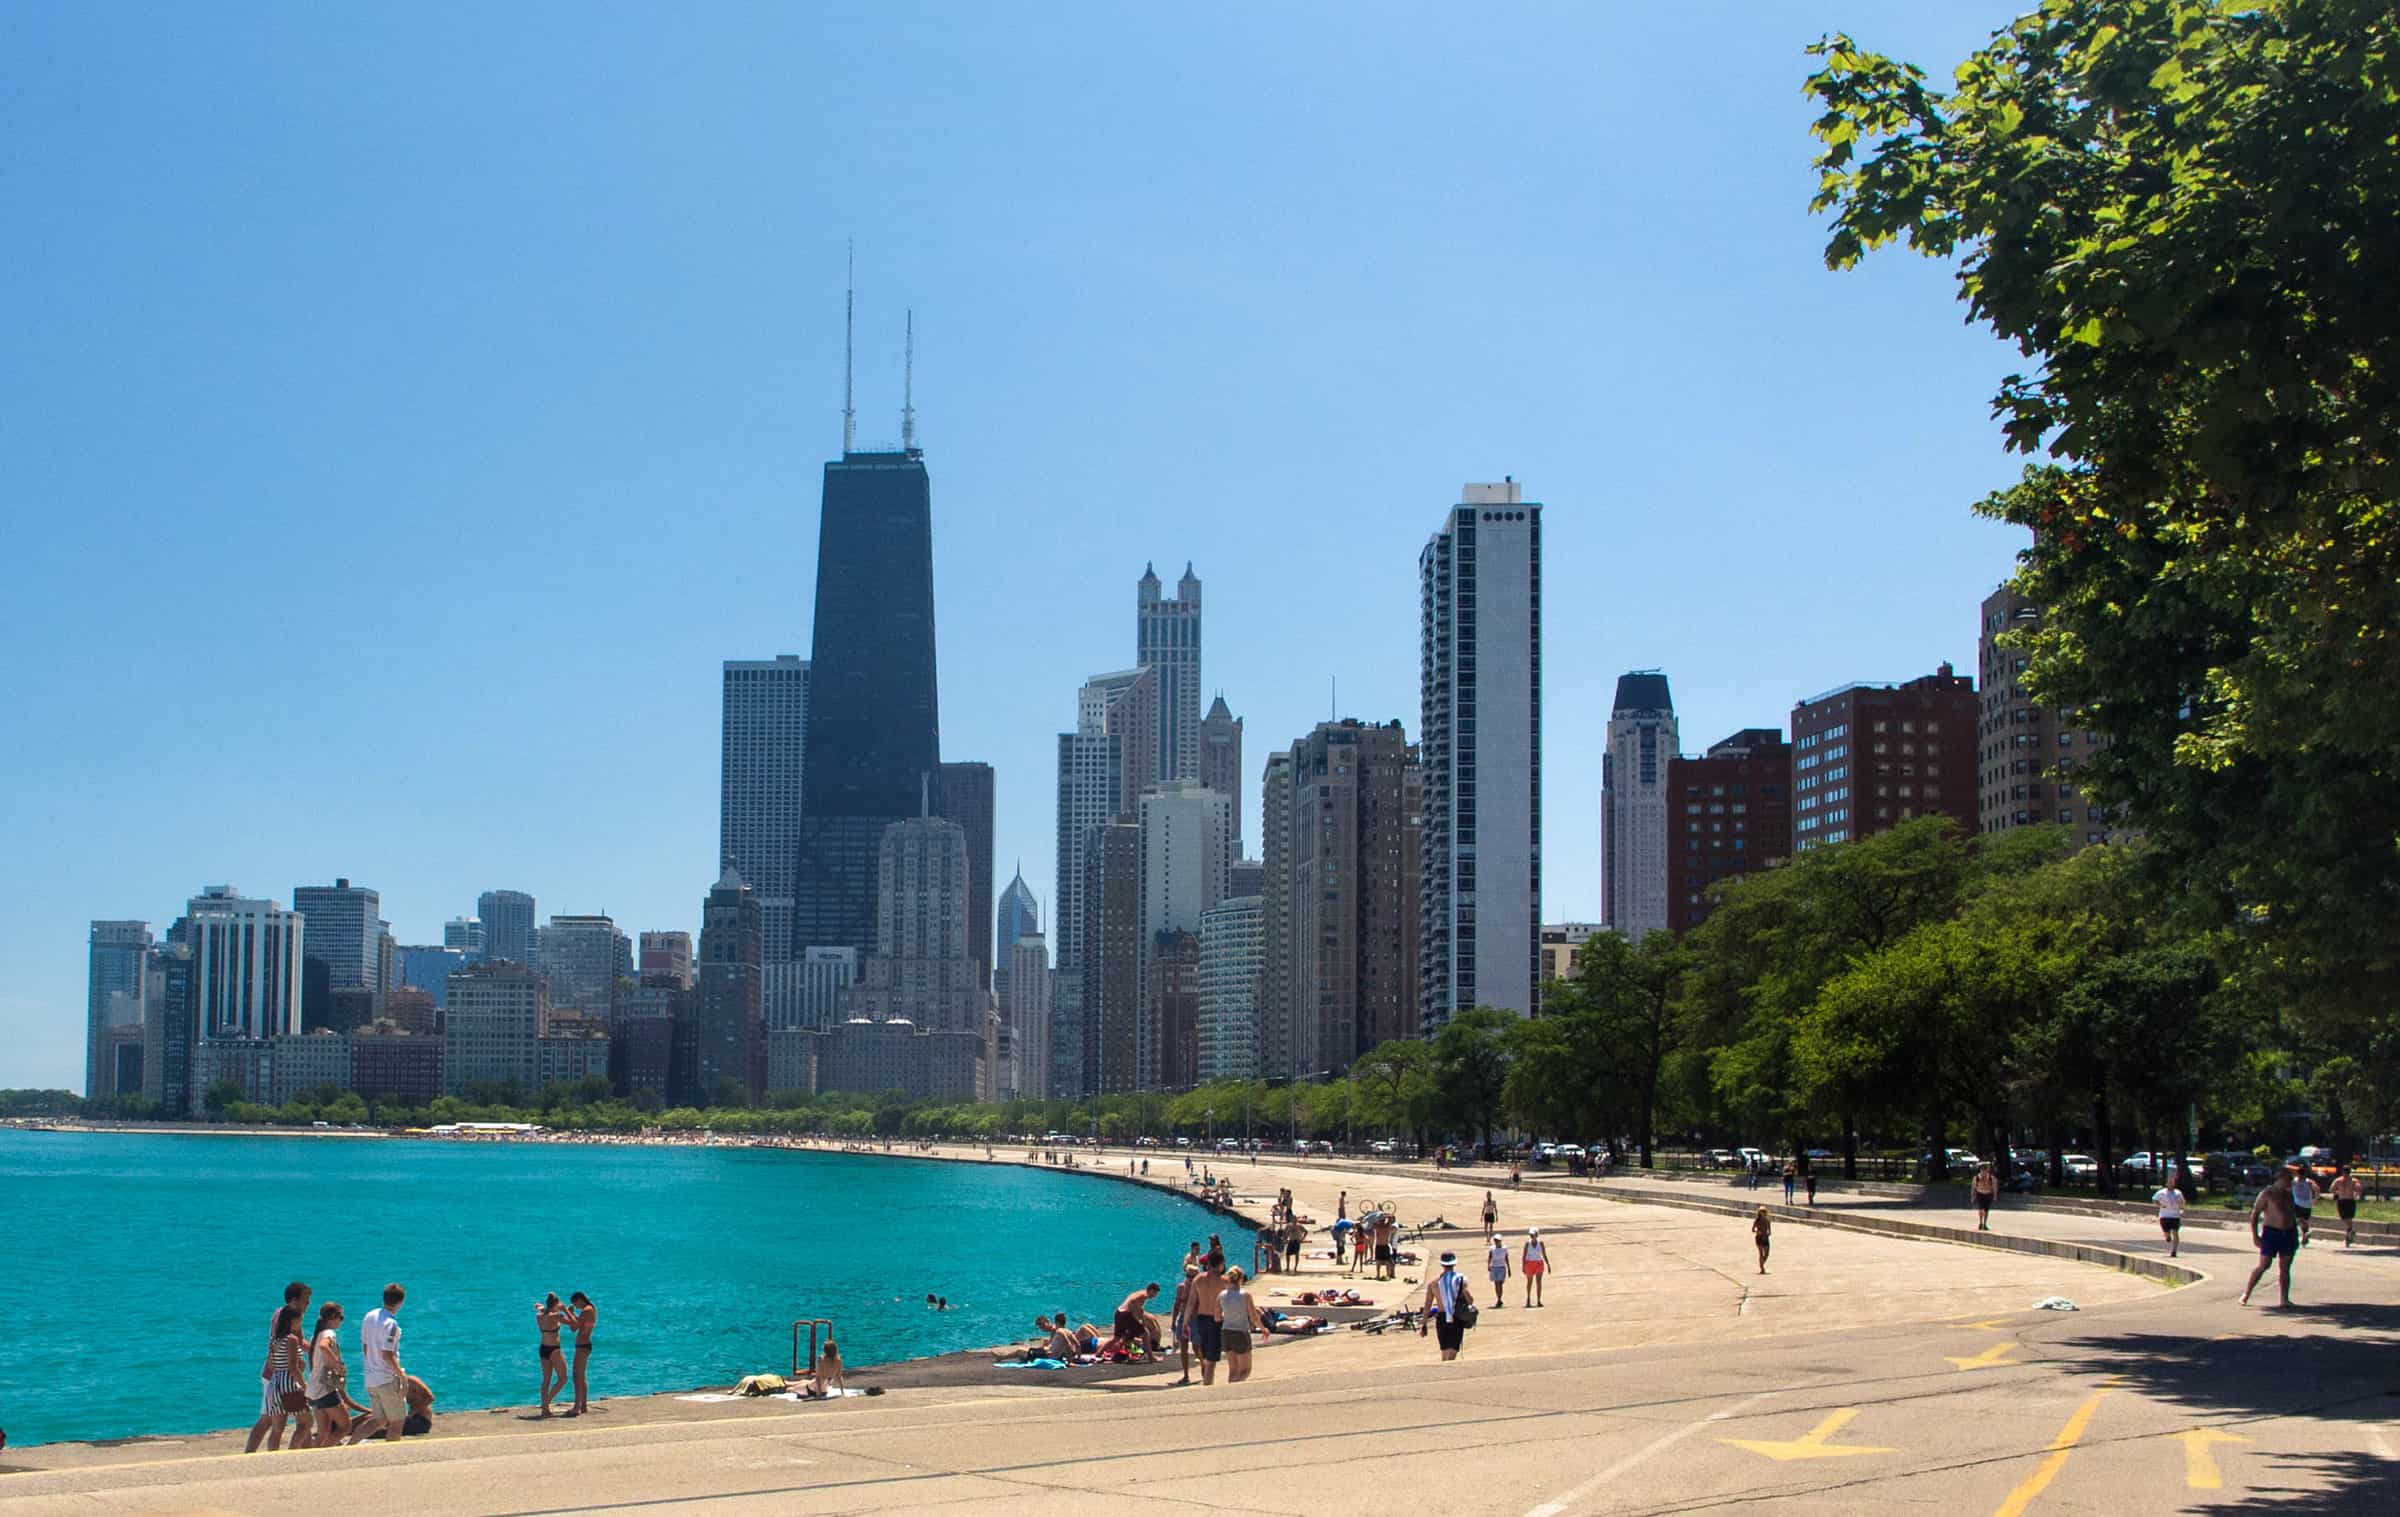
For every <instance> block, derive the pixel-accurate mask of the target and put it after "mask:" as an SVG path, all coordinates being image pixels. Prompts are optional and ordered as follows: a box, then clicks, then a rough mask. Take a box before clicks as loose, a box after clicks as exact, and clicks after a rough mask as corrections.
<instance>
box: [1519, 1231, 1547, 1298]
mask: <svg viewBox="0 0 2400 1517" xmlns="http://www.w3.org/2000/svg"><path fill="white" fill-rule="evenodd" d="M1520 1252H1521V1257H1520V1258H1519V1259H1518V1260H1517V1273H1519V1274H1521V1275H1523V1276H1524V1277H1525V1294H1526V1296H1527V1297H1528V1298H1529V1299H1527V1301H1526V1302H1525V1304H1526V1305H1527V1306H1539V1305H1541V1304H1542V1277H1543V1276H1545V1275H1547V1274H1549V1273H1550V1245H1549V1244H1547V1243H1544V1242H1543V1241H1542V1230H1541V1229H1540V1228H1538V1227H1530V1228H1527V1229H1526V1230H1525V1247H1524V1248H1523V1249H1522V1250H1521V1251H1520Z"/></svg>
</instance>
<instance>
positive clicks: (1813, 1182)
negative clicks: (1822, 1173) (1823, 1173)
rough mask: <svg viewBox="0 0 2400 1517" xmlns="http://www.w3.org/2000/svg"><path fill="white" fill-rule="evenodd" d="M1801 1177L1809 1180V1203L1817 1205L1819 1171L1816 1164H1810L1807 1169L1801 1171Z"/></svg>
mask: <svg viewBox="0 0 2400 1517" xmlns="http://www.w3.org/2000/svg"><path fill="white" fill-rule="evenodd" d="M1801 1178H1802V1179H1804V1180H1806V1181H1807V1182H1808V1204H1809V1205H1811V1206H1814V1205H1816V1204H1817V1171H1816V1166H1814V1165H1811V1166H1809V1167H1808V1168H1807V1169H1806V1170H1804V1171H1802V1173H1801Z"/></svg>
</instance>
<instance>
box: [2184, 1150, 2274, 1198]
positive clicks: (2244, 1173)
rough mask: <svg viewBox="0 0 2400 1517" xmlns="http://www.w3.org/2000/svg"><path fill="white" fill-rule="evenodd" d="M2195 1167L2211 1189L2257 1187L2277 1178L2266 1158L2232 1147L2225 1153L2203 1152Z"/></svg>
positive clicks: (2202, 1181)
mask: <svg viewBox="0 0 2400 1517" xmlns="http://www.w3.org/2000/svg"><path fill="white" fill-rule="evenodd" d="M2195 1168H2196V1172H2197V1173H2198V1174H2199V1176H2200V1181H2201V1183H2202V1184H2204V1185H2206V1186H2207V1187H2208V1188H2209V1189H2210V1190H2238V1189H2240V1188H2242V1187H2244V1186H2248V1187H2250V1188H2253V1189H2255V1188H2257V1187H2259V1186H2263V1185H2265V1184H2266V1183H2267V1182H2268V1181H2270V1180H2272V1179H2274V1178H2275V1171H2274V1170H2273V1169H2271V1168H2269V1167H2268V1165H2267V1161H2266V1160H2264V1159H2261V1158H2259V1157H2258V1156H2257V1155H2255V1154H2245V1153H2236V1152H2234V1151H2232V1150H2230V1149H2229V1150H2227V1151H2225V1152H2223V1153H2214V1154H2202V1155H2201V1156H2200V1163H2199V1164H2198V1165H2197V1166H2196V1167H2195Z"/></svg>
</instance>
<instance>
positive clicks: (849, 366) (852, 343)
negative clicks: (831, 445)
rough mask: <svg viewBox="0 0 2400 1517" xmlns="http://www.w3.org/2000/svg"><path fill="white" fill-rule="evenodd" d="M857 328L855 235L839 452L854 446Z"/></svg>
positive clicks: (846, 302) (846, 295)
mask: <svg viewBox="0 0 2400 1517" xmlns="http://www.w3.org/2000/svg"><path fill="white" fill-rule="evenodd" d="M857 329H858V239H857V238H855V237H853V238H851V239H850V261H849V274H848V282H847V285H846V288H845V290H844V292H843V295H842V456H843V457H845V458H847V457H849V456H850V454H851V453H852V452H853V451H854V450H855V449H856V448H857V447H858V411H857V410H856V408H855V407H853V406H852V404H851V396H852V391H851V382H852V379H853V377H854V368H855V365H854V361H853V360H854V357H855V354H856V350H857V346H858V345H857V340H856V338H857Z"/></svg>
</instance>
